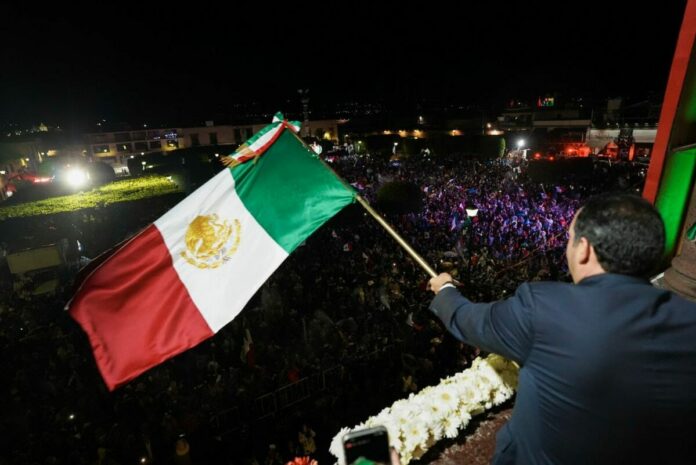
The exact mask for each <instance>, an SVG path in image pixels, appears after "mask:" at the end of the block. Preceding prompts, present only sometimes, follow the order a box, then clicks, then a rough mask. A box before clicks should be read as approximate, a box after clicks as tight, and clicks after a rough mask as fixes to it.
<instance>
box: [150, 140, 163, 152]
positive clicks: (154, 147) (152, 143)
mask: <svg viewBox="0 0 696 465" xmlns="http://www.w3.org/2000/svg"><path fill="white" fill-rule="evenodd" d="M161 148H162V144H161V143H160V141H158V140H155V141H150V149H151V150H159V149H161Z"/></svg>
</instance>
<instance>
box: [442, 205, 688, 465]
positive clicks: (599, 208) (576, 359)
mask: <svg viewBox="0 0 696 465" xmlns="http://www.w3.org/2000/svg"><path fill="white" fill-rule="evenodd" d="M569 234H570V236H569V240H568V246H567V249H566V257H567V259H568V267H569V270H570V274H571V276H572V278H573V284H570V283H552V282H546V283H544V282H539V283H524V284H522V285H521V286H520V287H519V288H518V289H517V292H516V293H515V295H514V296H513V297H511V298H509V299H506V300H501V301H498V302H492V303H473V302H471V301H469V300H468V299H466V298H465V297H463V296H462V295H461V294H460V293H459V291H458V290H457V289H456V288H455V287H454V286H453V285H452V284H451V282H452V277H451V276H450V275H448V274H447V273H443V274H441V275H439V276H437V277H435V278H432V279H431V280H430V283H429V287H430V289H431V290H432V291H433V292H435V294H436V296H435V299H434V300H433V302H432V304H431V306H430V308H431V310H432V311H433V312H434V313H435V314H436V315H437V316H438V317H439V318H440V319H441V320H442V322H443V323H444V324H445V326H446V327H447V329H448V330H449V331H450V332H451V333H452V334H453V335H454V336H455V337H456V338H457V339H459V340H461V341H464V342H466V343H468V344H471V345H474V346H477V347H480V348H482V349H484V350H487V351H490V352H495V353H498V354H501V355H503V356H505V357H508V358H510V359H512V360H515V361H516V362H518V363H519V364H520V366H521V370H520V378H519V385H518V390H517V398H516V400H515V407H514V411H513V414H512V418H511V419H510V421H509V422H508V423H507V424H506V425H505V426H504V427H503V428H502V429H501V430H500V432H499V433H498V436H497V444H496V451H495V455H494V457H493V463H494V464H495V465H503V464H554V465H562V464H563V465H565V464H583V465H585V464H587V465H595V464H643V463H645V464H647V463H650V464H670V465H671V464H687V463H688V464H696V303H694V302H691V301H688V300H686V299H683V298H681V297H679V296H677V295H675V294H673V293H670V292H669V291H666V290H662V289H657V288H654V287H652V286H651V285H650V283H649V282H648V281H647V279H646V277H647V276H649V274H650V272H651V271H654V268H655V267H656V266H657V265H658V264H659V262H660V261H661V258H662V254H663V250H664V237H665V236H664V225H663V223H662V219H661V218H660V215H659V214H658V213H657V211H656V210H655V209H654V208H653V207H652V205H650V204H649V203H648V202H646V201H644V200H643V199H641V198H639V197H636V196H631V195H627V194H612V195H606V196H603V197H597V198H594V199H591V200H590V201H588V202H587V204H586V205H585V206H584V207H583V208H581V209H580V210H579V212H578V213H577V214H576V216H575V218H574V219H573V222H572V224H571V225H570V230H569Z"/></svg>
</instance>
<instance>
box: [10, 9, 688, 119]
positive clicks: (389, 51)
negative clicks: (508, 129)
mask: <svg viewBox="0 0 696 465" xmlns="http://www.w3.org/2000/svg"><path fill="white" fill-rule="evenodd" d="M143 3H144V2H143ZM377 3H378V2H375V1H373V2H369V3H368V2H365V3H357V2H339V3H336V4H332V3H330V2H325V3H323V4H314V3H303V2H300V3H294V2H293V3H286V4H283V5H280V6H276V5H273V6H272V5H271V3H269V2H264V3H263V4H259V7H258V9H256V10H250V9H244V8H243V7H242V6H240V4H239V3H238V2H229V3H227V4H226V6H224V7H223V6H212V5H207V4H203V3H197V2H189V3H183V4H182V5H181V6H174V4H173V3H171V4H169V5H162V6H160V7H157V8H155V7H144V6H142V4H129V5H126V4H122V3H119V4H112V5H110V6H108V7H107V9H106V10H100V11H97V10H96V9H92V8H93V7H89V8H87V9H85V10H82V11H80V12H78V11H76V10H74V9H70V10H68V9H65V8H61V9H54V10H51V11H48V10H44V9H42V8H41V7H39V6H38V4H32V5H31V10H29V9H27V10H22V11H20V10H18V9H16V8H13V7H7V8H6V9H5V10H6V11H5V12H4V15H3V16H4V19H3V20H2V22H0V24H1V25H0V52H1V53H0V124H6V123H8V122H20V123H24V124H28V123H38V122H39V121H45V122H47V123H49V124H56V123H59V124H63V125H70V124H84V123H86V122H91V121H96V120H97V119H100V118H109V119H116V120H121V121H130V122H133V123H138V122H140V121H143V122H144V121H148V120H152V119H158V118H159V119H168V120H170V121H174V120H179V121H181V120H184V119H201V120H203V119H211V118H215V117H219V115H227V114H233V113H234V111H235V110H234V109H235V106H234V105H235V104H239V103H249V102H260V103H261V104H262V105H265V106H268V107H271V108H279V109H282V108H286V107H288V108H295V107H299V104H298V103H297V89H298V88H300V87H302V88H309V89H310V93H311V96H312V103H313V104H316V105H324V106H326V107H331V105H333V104H335V103H340V102H345V101H349V100H353V99H357V100H359V101H380V102H383V103H384V104H385V105H387V106H392V107H394V108H397V109H398V108H399V107H400V106H402V107H404V108H407V107H412V106H414V105H416V104H418V103H419V102H421V101H423V100H430V101H436V102H445V103H447V102H458V103H462V102H463V103H472V104H479V105H486V104H489V103H491V102H497V101H504V100H505V99H509V98H511V97H515V96H519V97H525V96H530V95H535V94H543V93H548V92H563V93H566V94H582V95H593V96H596V97H599V98H601V97H604V96H610V95H611V96H616V95H622V96H637V97H642V96H643V95H648V94H649V93H653V94H657V95H658V96H661V95H662V93H663V92H664V88H665V85H666V81H667V76H668V72H669V67H670V64H671V59H672V55H673V53H674V47H675V44H676V39H677V35H678V31H679V27H680V24H681V20H682V16H683V12H684V7H685V4H686V0H663V1H660V2H647V5H651V6H642V5H638V3H637V2H635V1H632V2H615V1H609V0H605V1H602V2H598V1H588V2H574V1H573V2H570V1H568V2H564V1H553V2H509V3H511V4H514V5H507V3H508V2H503V1H495V2H486V3H487V5H488V6H486V7H481V6H475V5H472V4H474V3H480V2H450V3H448V4H445V3H436V2H417V3H418V5H417V6H402V5H406V3H405V2H402V3H396V2H392V3H391V5H392V6H385V5H381V6H379V5H377ZM455 5H457V6H455Z"/></svg>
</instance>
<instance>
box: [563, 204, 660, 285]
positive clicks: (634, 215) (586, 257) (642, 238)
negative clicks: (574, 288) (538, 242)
mask: <svg viewBox="0 0 696 465" xmlns="http://www.w3.org/2000/svg"><path fill="white" fill-rule="evenodd" d="M569 234H570V236H569V238H568V246H567V248H566V258H567V259H568V269H569V270H570V274H571V276H572V277H573V282H575V283H577V282H579V281H581V280H582V279H584V278H586V277H588V276H593V275H595V274H600V273H617V274H625V275H629V276H637V277H647V276H649V275H650V273H651V272H652V271H654V269H655V267H656V266H657V265H658V264H659V262H660V260H661V258H662V254H663V252H664V246H665V227H664V224H663V223H662V218H661V217H660V214H659V213H658V212H657V210H655V208H654V207H653V206H652V205H651V204H650V203H648V202H647V201H645V200H643V199H642V198H640V197H638V196H635V195H630V194H607V195H602V196H597V197H593V198H591V199H590V200H588V201H587V203H586V204H585V205H584V206H583V207H582V208H581V209H580V210H579V211H578V212H577V213H576V214H575V218H573V222H572V223H571V225H570V231H569Z"/></svg>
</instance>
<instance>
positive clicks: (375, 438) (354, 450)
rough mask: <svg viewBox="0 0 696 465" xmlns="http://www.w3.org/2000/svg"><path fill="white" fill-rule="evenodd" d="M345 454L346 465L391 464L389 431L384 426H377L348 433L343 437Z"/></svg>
mask: <svg viewBox="0 0 696 465" xmlns="http://www.w3.org/2000/svg"><path fill="white" fill-rule="evenodd" d="M343 453H344V455H345V458H346V462H345V463H346V465H353V464H355V463H356V462H361V461H369V462H374V463H377V464H384V465H389V464H391V451H390V449H389V434H388V433H387V429H386V428H385V427H384V426H376V427H374V428H366V429H362V430H358V431H352V432H350V433H347V434H346V435H345V436H343ZM360 459H362V460H360ZM358 465H360V464H358Z"/></svg>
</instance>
